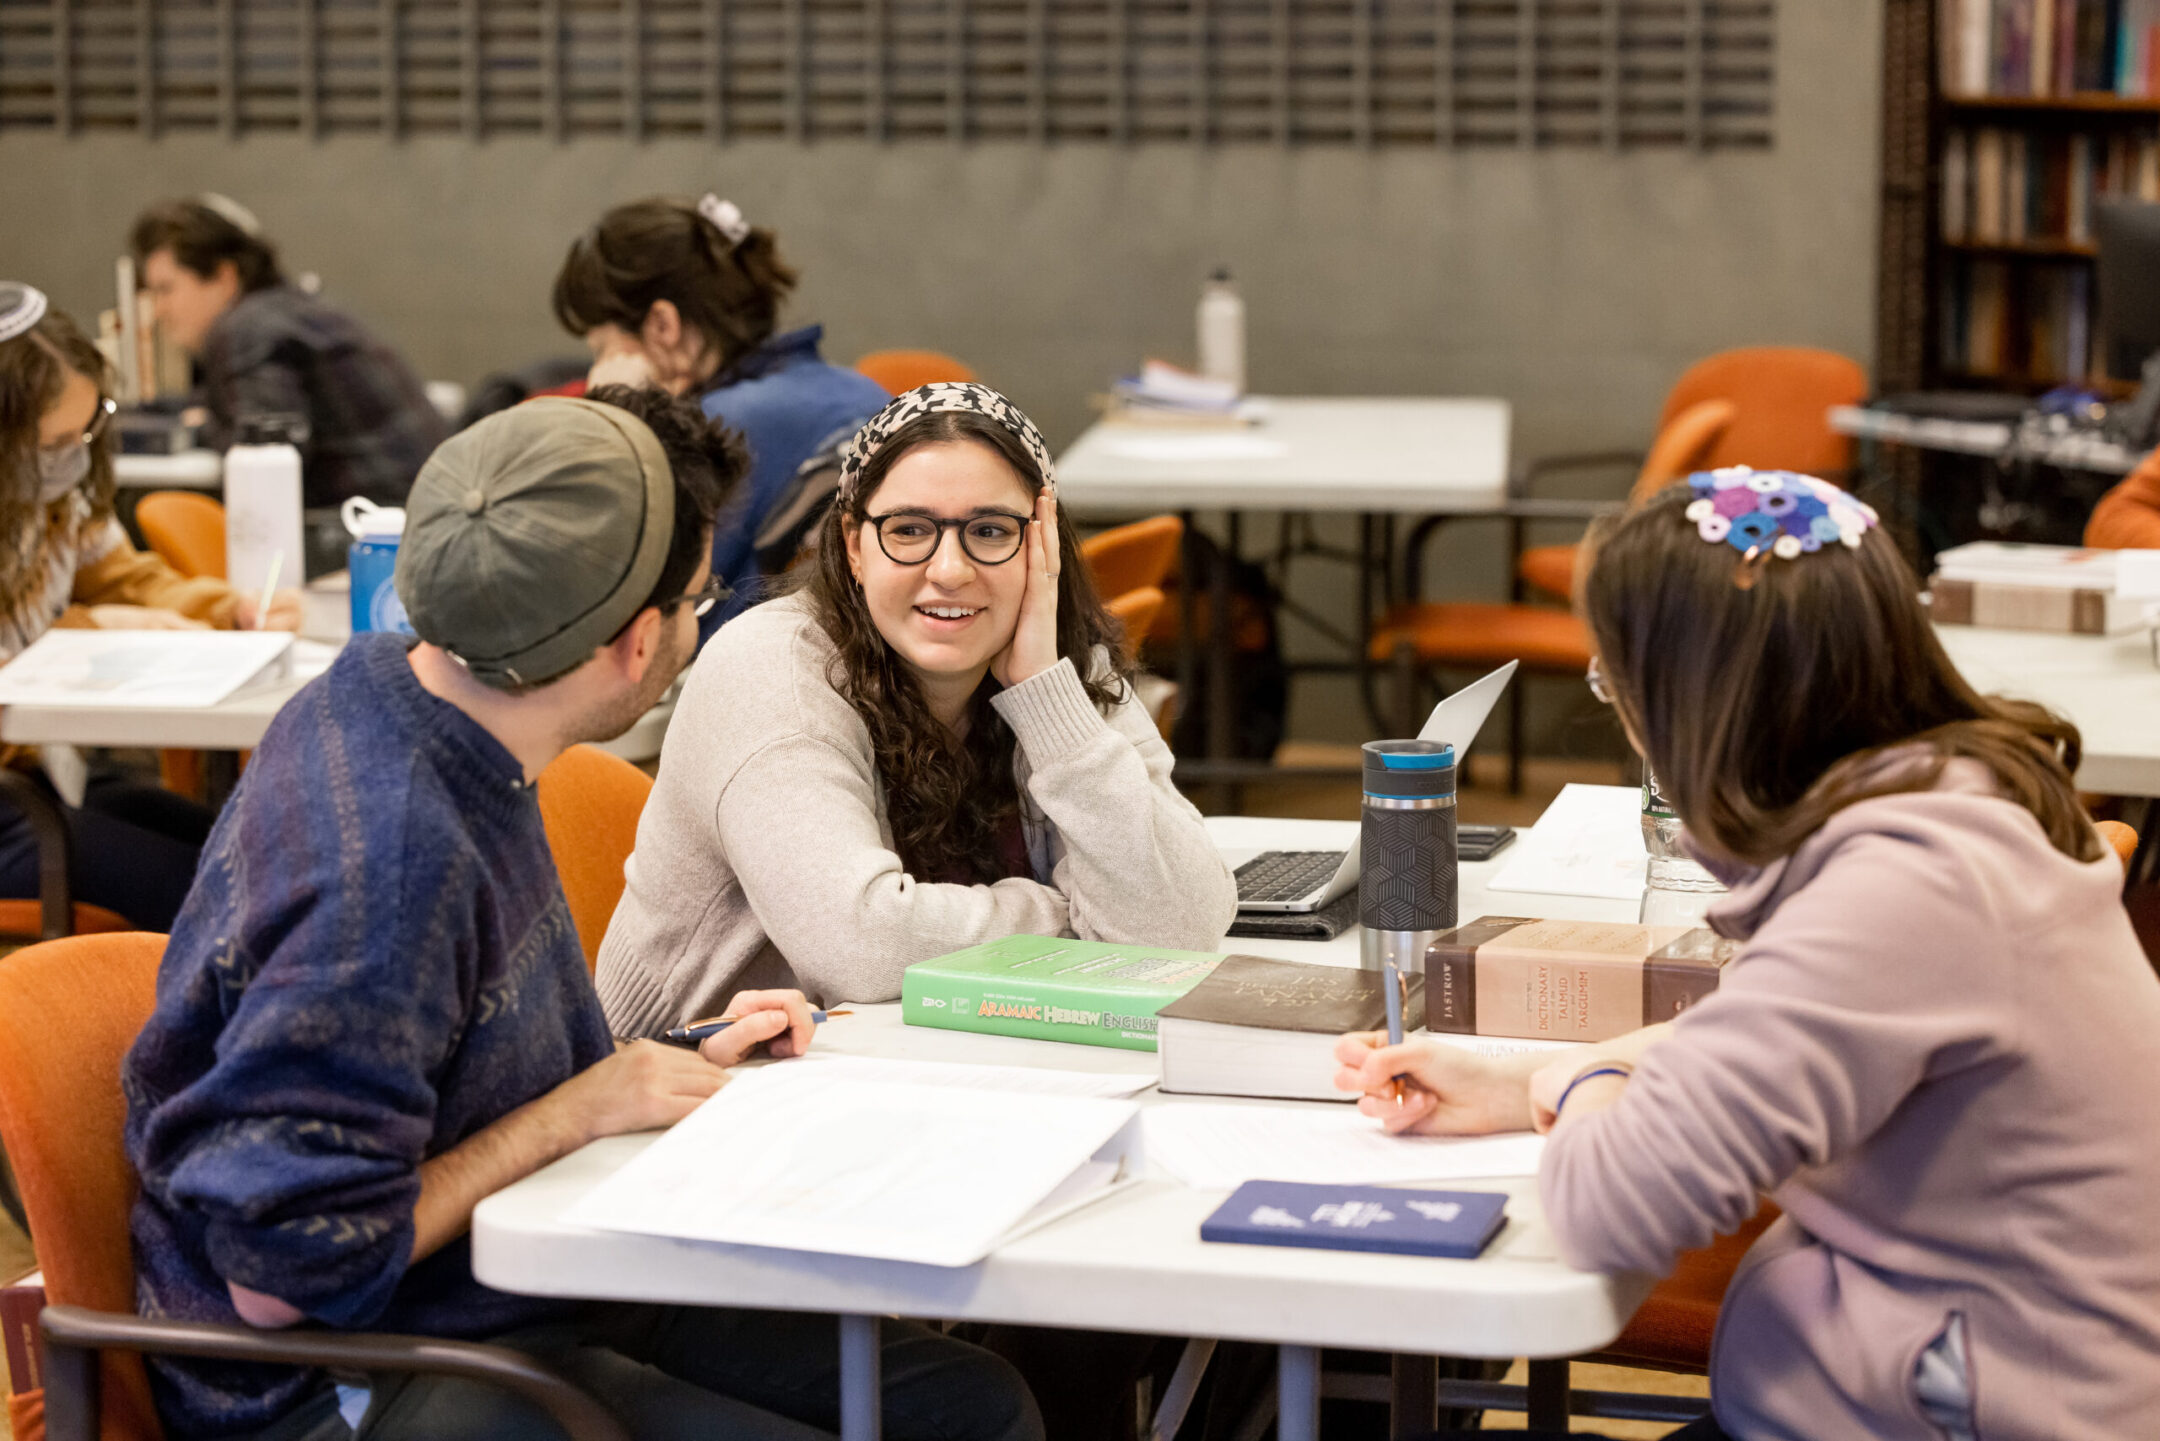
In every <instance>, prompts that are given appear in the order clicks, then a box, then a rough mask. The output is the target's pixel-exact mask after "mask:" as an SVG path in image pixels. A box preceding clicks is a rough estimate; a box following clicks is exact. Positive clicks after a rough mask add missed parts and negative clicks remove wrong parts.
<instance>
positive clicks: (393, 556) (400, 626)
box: [339, 495, 413, 635]
mask: <svg viewBox="0 0 2160 1441" xmlns="http://www.w3.org/2000/svg"><path fill="white" fill-rule="evenodd" d="M339 515H340V516H341V517H342V518H343V519H344V521H345V530H346V532H347V533H348V534H349V535H351V536H352V548H351V549H350V550H348V551H347V552H346V561H345V570H346V573H347V574H348V575H349V576H350V577H351V578H352V628H353V633H354V634H355V635H358V634H360V633H361V632H363V631H371V630H387V631H395V632H397V633H398V634H399V635H411V634H412V633H413V628H412V625H411V623H410V622H409V621H407V620H406V618H405V603H404V602H403V601H401V600H399V599H398V593H397V586H396V584H394V582H393V577H394V576H395V575H396V573H397V556H398V541H399V540H400V539H401V538H403V536H404V534H405V512H404V511H403V510H401V509H399V508H397V507H395V506H388V505H377V504H376V503H375V502H374V501H372V500H369V499H367V498H366V497H364V496H358V495H356V496H354V497H353V498H352V499H351V500H348V501H346V502H345V504H344V506H343V507H342V508H341V509H340V511H339Z"/></svg>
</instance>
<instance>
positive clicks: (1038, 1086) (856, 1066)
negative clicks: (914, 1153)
mask: <svg viewBox="0 0 2160 1441" xmlns="http://www.w3.org/2000/svg"><path fill="white" fill-rule="evenodd" d="M788 1064H791V1065H792V1064H797V1063H795V1062H789V1063H788ZM800 1064H803V1065H811V1066H817V1067H819V1068H821V1069H824V1070H828V1071H831V1072H833V1073H834V1074H835V1075H837V1076H840V1077H843V1078H845V1079H847V1080H850V1081H856V1082H863V1083H869V1084H876V1085H885V1084H887V1083H898V1084H901V1085H908V1086H961V1087H968V1088H972V1089H976V1090H985V1091H1007V1092H1013V1091H1018V1092H1023V1093H1025V1094H1028V1095H1032V1096H1109V1097H1117V1096H1131V1095H1137V1094H1138V1093H1139V1092H1141V1091H1144V1090H1146V1089H1147V1088H1148V1087H1149V1086H1152V1085H1154V1084H1155V1078H1154V1077H1153V1076H1149V1075H1117V1074H1111V1073H1106V1072H1097V1071H1053V1070H1047V1069H1038V1068H1036V1067H1034V1066H971V1065H969V1064H967V1063H966V1062H964V1061H895V1060H885V1059H883V1058H881V1057H876V1056H836V1055H832V1054H830V1053H827V1054H824V1055H820V1054H818V1053H817V1052H815V1051H812V1052H811V1053H810V1054H809V1055H808V1056H805V1057H803V1058H802V1061H801V1062H800Z"/></svg>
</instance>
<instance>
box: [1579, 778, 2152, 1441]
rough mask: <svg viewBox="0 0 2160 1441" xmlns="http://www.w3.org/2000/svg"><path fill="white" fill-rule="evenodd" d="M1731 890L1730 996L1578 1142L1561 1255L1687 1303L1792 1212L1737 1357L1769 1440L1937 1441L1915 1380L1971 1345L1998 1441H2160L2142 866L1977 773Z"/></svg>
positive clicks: (1723, 921)
mask: <svg viewBox="0 0 2160 1441" xmlns="http://www.w3.org/2000/svg"><path fill="white" fill-rule="evenodd" d="M1728 880H1729V882H1730V884H1731V885H1732V888H1733V893H1732V895H1731V896H1730V897H1729V898H1728V899H1726V900H1725V901H1723V902H1721V903H1720V904H1719V905H1718V906H1717V907H1716V908H1715V909H1714V910H1713V911H1712V912H1711V922H1712V924H1713V925H1715V926H1716V927H1717V928H1718V929H1719V930H1720V931H1722V932H1724V933H1725V934H1726V935H1729V936H1732V937H1734V938H1735V939H1737V940H1740V941H1742V942H1743V945H1742V947H1741V949H1740V952H1739V954H1738V956H1737V957H1736V958H1735V959H1734V960H1733V961H1732V963H1731V964H1730V965H1729V966H1728V967H1727V969H1726V972H1725V976H1724V979H1723V980H1722V982H1721V983H1720V985H1719V987H1718V990H1717V993H1716V994H1715V995H1714V996H1713V997H1711V998H1710V999H1709V1000H1707V1001H1704V1002H1703V1003H1702V1004H1700V1005H1698V1006H1696V1007H1695V1008H1694V1009H1692V1010H1690V1011H1688V1012H1687V1013H1685V1014H1684V1015H1682V1016H1681V1017H1680V1018H1679V1020H1678V1021H1677V1022H1676V1023H1675V1025H1674V1027H1673V1032H1672V1035H1671V1037H1670V1038H1669V1039H1668V1040H1666V1041H1664V1042H1662V1043H1660V1044H1659V1045H1657V1046H1656V1047H1654V1048H1653V1049H1652V1050H1651V1051H1650V1052H1648V1053H1647V1054H1646V1055H1645V1056H1644V1058H1643V1061H1642V1064H1641V1066H1640V1067H1639V1068H1638V1069H1637V1071H1636V1073H1635V1076H1634V1079H1633V1080H1632V1081H1631V1082H1630V1083H1629V1085H1628V1087H1627V1088H1626V1090H1625V1092H1624V1093H1623V1096H1622V1099H1621V1100H1620V1101H1619V1102H1618V1104H1616V1105H1614V1106H1612V1107H1611V1108H1609V1109H1607V1110H1604V1111H1601V1112H1594V1113H1586V1114H1584V1115H1582V1116H1580V1117H1578V1118H1575V1119H1571V1120H1569V1121H1568V1122H1567V1123H1566V1124H1565V1125H1563V1126H1561V1127H1560V1128H1558V1129H1557V1130H1556V1131H1555V1132H1554V1134H1553V1137H1552V1140H1551V1143H1550V1145H1549V1146H1548V1148H1547V1151H1546V1155H1545V1163H1544V1171H1543V1174H1542V1177H1541V1190H1542V1193H1543V1197H1544V1203H1545V1210H1546V1214H1547V1215H1548V1216H1549V1217H1550V1219H1551V1222H1552V1225H1553V1228H1554V1230H1555V1232H1556V1233H1557V1235H1558V1237H1559V1241H1560V1249H1561V1254H1562V1255H1563V1256H1565V1257H1566V1258H1567V1259H1568V1260H1569V1261H1570V1262H1571V1263H1572V1264H1574V1265H1577V1266H1580V1267H1583V1268H1585V1269H1589V1270H1598V1271H1644V1272H1663V1271H1665V1270H1667V1269H1669V1268H1670V1267H1671V1265H1672V1262H1673V1258H1674V1256H1675V1254H1676V1253H1678V1252H1679V1251H1681V1250H1684V1249H1687V1248H1690V1247H1695V1246H1700V1245H1703V1244H1705V1243H1706V1242H1708V1241H1709V1240H1710V1238H1711V1236H1712V1235H1713V1234H1714V1233H1720V1232H1727V1231H1731V1230H1732V1229H1733V1228H1734V1227H1736V1226H1738V1225H1739V1224H1740V1222H1741V1221H1742V1220H1744V1219H1745V1218H1746V1217H1747V1216H1749V1215H1750V1214H1752V1213H1753V1212H1754V1210H1755V1209H1756V1199H1757V1195H1758V1193H1760V1192H1767V1193H1769V1195H1770V1196H1771V1197H1772V1199H1774V1200H1776V1201H1777V1203H1778V1204H1779V1205H1780V1206H1782V1207H1783V1208H1784V1211H1785V1215H1784V1217H1783V1218H1782V1219H1781V1220H1779V1221H1778V1222H1777V1224H1776V1225H1774V1226H1773V1227H1772V1228H1771V1229H1770V1230H1769V1231H1768V1232H1767V1233H1765V1235H1764V1236H1763V1237H1762V1239H1761V1240H1760V1241H1758V1242H1757V1243H1756V1245H1755V1246H1754V1248H1753V1249H1752V1250H1751V1251H1750V1252H1749V1253H1748V1256H1747V1258H1746V1259H1745V1260H1744V1261H1743V1262H1742V1263H1741V1266H1740V1269H1739V1272H1738V1274H1737V1275H1736V1276H1735V1277H1734V1280H1733V1284H1732V1289H1731V1290H1730V1291H1729V1292H1728V1293H1727V1295H1726V1297H1725V1303H1724V1307H1723V1310H1722V1312H1721V1314H1720V1316H1719V1318H1718V1326H1717V1334H1716V1339H1715V1341H1714V1343H1713V1346H1712V1353H1711V1363H1710V1374H1711V1395H1712V1398H1713V1404H1714V1405H1715V1408H1716V1411H1717V1417H1718V1421H1719V1423H1720V1424H1721V1425H1722V1426H1724V1428H1725V1429H1726V1430H1728V1431H1730V1432H1732V1433H1733V1434H1734V1435H1735V1436H1738V1437H1740V1438H1743V1441H1787V1438H1790V1441H1844V1438H1870V1441H1874V1438H1883V1441H1907V1438H1910V1441H1939V1438H1941V1437H1942V1436H1943V1434H1944V1433H1943V1432H1942V1431H1940V1430H1938V1429H1937V1428H1936V1427H1935V1426H1933V1425H1931V1424H1930V1423H1929V1422H1928V1421H1927V1419H1926V1418H1925V1417H1924V1416H1923V1414H1922V1412H1921V1409H1920V1403H1919V1399H1918V1397H1917V1396H1916V1395H1915V1392H1914V1387H1913V1369H1914V1363H1915V1361H1916V1359H1917V1358H1918V1357H1919V1355H1920V1353H1921V1352H1922V1351H1923V1350H1925V1349H1927V1348H1928V1347H1929V1345H1930V1343H1931V1342H1933V1341H1934V1340H1935V1339H1936V1338H1937V1337H1938V1336H1939V1335H1941V1333H1942V1332H1943V1330H1944V1329H1945V1327H1946V1326H1947V1325H1948V1324H1949V1322H1950V1320H1951V1318H1952V1317H1954V1316H1958V1315H1962V1316H1963V1317H1964V1320H1965V1326H1966V1340H1967V1344H1968V1346H1969V1348H1970V1349H1969V1355H1970V1374H1969V1385H1970V1391H1971V1395H1972V1398H1973V1407H1974V1412H1973V1422H1974V1425H1973V1428H1972V1429H1973V1430H1974V1432H1975V1433H1976V1434H1977V1435H1978V1436H1979V1437H1982V1438H1985V1441H2040V1438H2048V1441H2125V1438H2130V1437H2155V1436H2160V983H2156V981H2155V978H2154V975H2153V971H2152V968H2151V967H2150V965H2148V963H2147V962H2146V959H2145V956H2144V954H2143V952H2142V951H2141V950H2140V949H2139V946H2138V942H2137V939H2136V937H2135V936H2134V935H2133V934H2132V933H2131V929H2130V923H2129V920H2128V918H2127V917H2126V916H2125V915H2124V913H2123V908H2122V905H2121V902H2120V899H2119V895H2120V891H2121V887H2122V868H2121V866H2120V865H2119V864H2118V863H2117V862H2116V860H2115V859H2114V857H2113V856H2112V855H2109V856H2106V857H2104V858H2103V859H2101V860H2098V861H2093V862H2090V863H2084V864H2081V863H2079V862H2076V861H2072V860H2070V859H2069V858H2068V857H2066V856H2064V855H2063V854H2062V853H2060V852H2059V851H2056V850H2055V849H2053V848H2052V847H2051V846H2049V844H2048V842H2047V838H2046V836H2045V835H2044V834H2043V833H2042V831H2041V829H2040V827H2039V824H2038V823H2037V822H2036V821H2035V820H2034V819H2033V817H2032V816H2031V814H2030V813H2029V812H2027V811H2026V810H2024V809H2023V808H2022V807H2020V806H2017V805H2015V804H2013V803H2011V802H2009V801H2007V800H2004V799H2001V798H2000V797H1999V795H1998V794H1997V792H1996V790H1995V788H1994V786H1993V784H1992V778H1991V777H1990V776H1989V775H1988V773H1987V772H1986V771H1985V770H1984V769H1982V768H1981V767H1980V766H1979V765H1978V764H1977V763H1975V762H1970V761H1959V762H1953V763H1952V765H1951V767H1950V768H1949V769H1948V771H1947V772H1946V773H1945V776H1944V780H1943V783H1942V785H1941V786H1940V787H1939V788H1937V789H1936V790H1934V791H1931V792H1923V793H1916V794H1910V795H1899V796H1888V797H1883V798H1881V799H1878V800H1871V801H1864V802H1861V803H1860V804H1858V805H1854V806H1850V807H1848V808H1847V809H1845V810H1844V811H1841V812H1840V813H1838V814H1837V815H1836V816H1835V817H1833V818H1832V819H1831V820H1830V822H1829V823H1828V824H1826V825H1825V826H1823V828H1822V829H1821V830H1819V831H1817V832H1816V833H1815V834H1814V835H1812V836H1810V837H1809V838H1808V839H1807V840H1806V841H1805V842H1804V843H1803V844H1802V845H1801V846H1800V848H1799V849H1798V850H1797V851H1795V852H1794V853H1793V854H1792V855H1791V856H1789V857H1787V858H1785V859H1784V860H1782V861H1779V862H1776V863H1773V864H1772V865H1769V866H1766V867H1764V868H1763V869H1761V870H1759V871H1749V872H1743V873H1740V874H1737V875H1733V876H1730V877H1728Z"/></svg>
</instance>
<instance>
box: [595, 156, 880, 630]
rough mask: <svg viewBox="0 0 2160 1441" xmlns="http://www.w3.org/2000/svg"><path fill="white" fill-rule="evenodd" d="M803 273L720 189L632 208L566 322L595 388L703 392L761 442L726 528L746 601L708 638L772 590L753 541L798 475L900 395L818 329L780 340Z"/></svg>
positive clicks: (727, 565)
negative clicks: (587, 351) (837, 351)
mask: <svg viewBox="0 0 2160 1441" xmlns="http://www.w3.org/2000/svg"><path fill="white" fill-rule="evenodd" d="M794 288H795V271H794V269H793V268H792V267H791V266H789V265H788V263H787V262H786V261H785V260H783V259H782V258H781V256H780V247H779V242H778V240H777V238H776V237H775V236H774V235H773V232H772V231H770V230H768V229H765V228H764V227H762V226H755V225H752V224H750V222H749V221H747V220H745V219H744V218H743V214H742V211H741V210H740V209H739V208H737V207H736V206H735V205H734V204H732V203H731V202H729V201H726V200H722V199H721V198H720V197H718V196H717V195H707V196H705V197H704V198H703V199H702V200H699V201H697V202H696V203H695V204H692V203H690V202H688V201H683V200H670V199H665V198H660V197H655V198H652V199H649V200H639V201H635V202H633V203H631V204H628V205H618V206H616V207H615V208H614V209H613V210H610V211H608V212H607V214H605V215H603V216H601V217H600V220H599V223H598V224H596V225H594V226H593V227H592V228H591V229H590V230H588V231H586V232H585V233H584V234H583V235H581V236H579V237H578V238H577V239H576V240H575V241H573V242H571V245H570V252H569V254H568V255H567V256H565V257H564V259H563V264H562V270H561V272H560V273H559V274H557V276H556V277H555V295H554V307H555V317H556V319H557V320H559V321H561V322H562V325H563V328H564V329H565V330H568V331H569V332H570V333H571V334H572V335H577V336H582V337H583V338H584V340H585V343H586V345H587V346H588V347H590V348H591V350H592V353H593V368H592V374H591V376H590V378H589V381H588V383H589V384H591V385H596V386H597V385H608V384H618V385H658V386H660V387H662V388H663V389H665V390H667V391H669V392H670V393H671V394H674V395H687V396H691V397H693V398H694V399H696V401H697V402H698V404H699V406H700V407H701V408H702V409H703V410H704V412H705V414H706V415H707V416H709V417H711V418H712V419H714V420H718V421H721V422H722V423H724V424H726V425H727V426H729V427H730V428H731V429H733V430H735V431H737V432H739V433H740V434H741V435H742V437H743V439H744V441H745V443H747V444H748V445H749V447H750V477H749V481H748V483H747V484H745V485H744V486H743V488H742V491H741V493H740V494H739V495H737V496H736V497H735V498H734V500H733V501H732V502H731V503H730V505H729V507H728V510H727V513H725V514H723V515H722V516H721V517H720V522H719V524H718V525H717V526H715V527H714V530H713V574H715V575H717V576H719V577H720V578H721V579H722V580H724V581H726V582H727V584H728V585H729V586H730V587H731V588H732V589H733V592H734V594H733V595H731V596H730V597H729V599H728V600H727V601H726V602H724V603H723V604H722V605H721V606H720V607H719V608H718V609H716V610H715V611H714V612H713V614H712V615H710V616H708V617H706V619H705V621H704V622H703V623H702V625H701V627H700V630H699V639H700V640H701V641H702V640H704V639H706V638H707V637H709V636H711V635H712V633H713V632H714V631H715V630H717V629H719V627H720V626H721V624H722V623H724V622H726V621H728V620H731V619H733V618H734V617H735V616H736V615H738V614H740V613H741V612H742V611H743V610H744V609H746V608H747V607H748V606H749V605H751V604H754V603H755V602H757V601H759V600H762V599H763V598H764V597H765V595H766V594H767V587H765V586H764V585H762V584H760V581H761V579H762V578H761V577H760V575H759V572H758V566H757V561H756V558H755V556H754V555H753V553H752V543H753V541H754V540H755V538H756V536H757V533H758V529H759V527H760V526H761V525H762V524H763V523H764V520H765V518H766V515H767V513H768V512H769V511H770V510H771V508H772V506H773V504H774V502H775V501H776V500H778V499H779V497H780V495H781V492H782V490H783V489H784V487H785V486H786V484H787V482H788V481H789V480H790V479H791V478H792V477H793V476H794V474H795V472H796V470H797V468H798V467H800V466H801V465H802V463H803V462H804V461H806V460H808V459H810V458H811V457H812V456H814V455H816V454H817V453H818V452H820V451H821V450H824V449H826V448H827V447H829V446H831V445H832V444H833V443H834V442H836V441H838V440H841V439H844V438H845V437H846V436H847V435H849V434H850V433H852V432H853V431H854V429H855V428H856V427H857V426H859V425H861V424H862V423H863V421H864V420H866V419H868V418H869V417H870V416H871V415H872V414H874V413H875V412H876V411H877V410H878V408H879V407H881V406H883V405H884V404H885V402H886V400H887V399H888V398H889V397H887V395H886V394H885V392H884V390H883V389H882V388H881V387H880V386H879V385H878V384H877V382H875V381H873V380H871V379H870V378H869V377H868V376H866V375H863V374H862V373H861V372H859V371H854V370H849V369H847V368H846V367H844V366H838V365H832V364H829V363H827V362H826V360H825V359H824V358H823V357H822V356H821V355H820V354H819V353H818V342H819V341H820V340H821V339H822V338H823V336H824V333H825V332H824V329H823V327H821V326H816V325H810V326H804V327H802V328H800V329H796V330H790V331H787V332H785V333H776V331H777V328H778V326H777V322H778V317H779V310H780V304H781V302H782V301H783V300H784V299H786V297H787V294H788V292H789V291H791V290H793V289H794Z"/></svg>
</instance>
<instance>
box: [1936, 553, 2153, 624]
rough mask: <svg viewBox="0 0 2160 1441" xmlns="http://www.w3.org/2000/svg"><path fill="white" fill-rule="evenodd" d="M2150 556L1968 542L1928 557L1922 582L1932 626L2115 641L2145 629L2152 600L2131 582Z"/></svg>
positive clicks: (2139, 585)
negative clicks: (1930, 571)
mask: <svg viewBox="0 0 2160 1441" xmlns="http://www.w3.org/2000/svg"><path fill="white" fill-rule="evenodd" d="M2154 554H2155V552H2151V551H2128V550H2086V549H2083V548H2081V547H2078V546H2069V545H2023V544H2018V543H2016V542H2011V541H1992V540H1990V541H1974V542H1973V543H1972V544H1970V545H1960V546H1955V547H1953V548H1951V549H1949V550H1946V551H1943V552H1941V553H1940V554H1939V555H1937V556H1936V557H1935V574H1934V575H1933V576H1932V577H1930V578H1929V580H1928V590H1929V594H1930V597H1931V600H1930V609H1931V613H1932V614H1933V616H1934V619H1935V623H1936V624H1937V625H1975V626H1987V627H1991V628H1994V629H1998V630H2039V631H2053V632H2057V633H2060V634H2065V635H2120V634H2123V633H2124V632H2127V631H2133V630H2137V629H2139V628H2140V627H2142V626H2145V625H2149V624H2150V623H2151V620H2150V618H2149V616H2148V611H2149V610H2150V609H2151V607H2152V603H2153V601H2152V598H2151V597H2150V596H2149V595H2147V594H2146V593H2145V590H2146V587H2145V586H2144V585H2142V584H2140V583H2137V582H2136V581H2132V582H2130V583H2128V584H2123V583H2119V577H2128V576H2131V575H2132V574H2133V573H2142V572H2143V571H2144V569H2145V568H2146V558H2147V557H2150V556H2152V555H2154Z"/></svg>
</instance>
